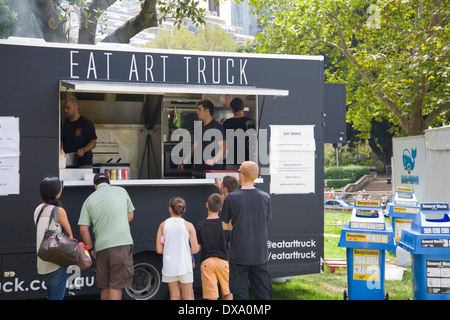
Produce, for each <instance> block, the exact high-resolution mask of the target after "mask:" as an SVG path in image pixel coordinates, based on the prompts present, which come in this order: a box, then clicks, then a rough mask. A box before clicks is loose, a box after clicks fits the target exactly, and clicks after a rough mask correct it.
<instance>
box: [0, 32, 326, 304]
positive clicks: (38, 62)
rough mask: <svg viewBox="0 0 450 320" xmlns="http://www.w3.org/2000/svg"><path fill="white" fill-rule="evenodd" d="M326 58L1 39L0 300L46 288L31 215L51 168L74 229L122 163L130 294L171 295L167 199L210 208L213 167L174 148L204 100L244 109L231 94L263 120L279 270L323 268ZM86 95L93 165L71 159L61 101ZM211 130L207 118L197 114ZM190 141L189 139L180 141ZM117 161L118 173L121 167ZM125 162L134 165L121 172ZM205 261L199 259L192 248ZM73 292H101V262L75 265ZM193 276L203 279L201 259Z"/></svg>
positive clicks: (119, 180)
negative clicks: (181, 165) (163, 232)
mask: <svg viewBox="0 0 450 320" xmlns="http://www.w3.org/2000/svg"><path fill="white" fill-rule="evenodd" d="M323 68H324V61H323V57H322V56H295V55H270V54H264V55H263V54H248V53H222V52H220V53H219V52H196V51H174V50H156V49H147V48H135V47H131V46H129V45H121V44H108V45H104V44H98V45H95V46H92V45H78V44H62V43H46V42H43V41H40V40H36V39H25V40H23V39H11V38H10V39H8V40H0V70H1V72H0V88H1V99H0V141H1V144H2V145H0V208H1V209H0V219H1V222H0V299H28V298H45V296H46V290H45V283H43V282H42V278H41V277H40V276H39V275H38V274H37V270H36V227H35V225H34V222H33V213H34V210H35V208H36V206H37V205H39V203H40V202H41V199H40V194H39V183H40V182H41V181H42V179H43V178H44V177H46V176H57V177H59V178H60V179H62V180H63V181H64V190H63V193H62V196H61V199H60V200H61V202H62V205H63V207H64V208H65V210H66V211H67V213H68V217H69V222H70V224H71V227H72V230H73V232H74V237H75V238H77V239H79V240H81V236H80V235H79V230H78V226H77V222H78V218H79V214H80V210H81V207H82V204H83V202H84V200H85V199H86V198H87V197H88V196H89V195H90V194H91V193H92V192H93V191H94V188H93V182H92V177H93V175H94V174H95V173H97V172H106V173H109V174H110V176H111V173H113V172H114V173H115V175H116V176H115V179H113V177H112V176H111V185H117V186H121V187H123V188H125V189H126V190H127V192H128V193H129V195H130V197H131V200H132V202H133V204H134V206H135V211H134V213H135V214H134V219H133V221H132V222H131V223H130V227H131V232H132V236H133V240H134V246H133V254H134V264H135V265H134V268H135V274H134V281H133V285H132V287H131V288H127V289H126V290H124V297H126V298H131V299H142V300H144V299H163V298H164V297H166V295H167V292H168V288H167V285H165V284H163V283H162V282H161V265H162V257H161V256H160V255H158V254H157V253H156V232H157V228H158V226H159V224H160V223H161V222H162V221H163V220H164V219H166V218H168V217H169V213H168V201H169V199H170V198H171V197H172V196H175V195H178V196H181V197H183V198H184V199H185V200H186V203H187V210H186V213H185V214H184V218H185V219H186V220H188V221H190V222H192V223H193V224H194V225H196V224H197V223H198V222H200V221H201V220H203V219H205V218H206V216H207V209H206V207H205V203H206V201H207V198H208V196H209V195H210V194H211V193H214V192H218V189H217V188H216V187H215V186H214V185H213V184H214V182H215V180H214V177H216V176H223V174H233V172H225V173H224V172H222V171H220V172H214V171H212V172H208V174H207V175H206V176H204V177H200V178H199V177H196V176H195V175H194V174H193V172H192V168H190V167H189V166H188V165H186V166H185V169H184V170H183V171H179V170H178V166H177V163H175V162H174V161H173V154H172V151H173V150H174V147H175V146H178V147H179V146H180V145H179V143H182V141H181V139H180V138H179V137H178V138H175V137H174V132H175V131H176V130H177V129H183V130H184V131H183V132H185V133H186V132H188V134H187V137H186V136H185V138H186V139H187V140H186V141H184V140H183V143H186V144H187V145H188V146H189V145H190V143H191V141H189V137H191V136H193V135H194V134H195V133H194V131H195V129H196V128H198V123H197V122H196V121H198V119H197V117H196V110H197V103H198V102H199V101H200V100H203V99H208V100H210V101H212V102H213V103H214V105H215V112H214V118H215V119H216V120H217V121H219V122H223V121H224V120H225V119H227V118H231V117H233V114H232V112H231V109H230V107H229V102H230V100H232V99H233V98H235V97H239V98H241V99H242V100H243V101H244V103H245V109H244V111H245V114H246V115H248V117H250V118H251V119H253V120H254V125H255V130H254V136H255V137H256V144H254V146H253V147H252V148H253V149H252V152H253V155H254V156H255V157H256V158H255V161H257V163H258V164H259V167H260V173H259V177H258V178H257V180H256V186H257V188H260V189H261V190H264V191H266V192H268V193H269V194H270V196H271V203H272V217H273V218H272V219H271V220H270V221H269V223H268V239H269V240H268V243H267V246H268V248H269V252H270V256H269V261H270V264H269V265H270V272H271V276H272V278H279V277H287V276H293V275H301V274H310V273H319V272H320V271H321V269H322V261H323V184H324V183H323V157H324V156H323V143H324V123H325V122H324V117H325V112H324V87H325V86H324V70H323ZM68 96H75V97H76V98H77V100H78V103H79V110H80V114H81V115H83V116H85V117H87V118H88V119H90V120H91V121H92V122H93V123H94V125H95V129H96V135H97V141H96V148H94V149H93V164H92V167H89V168H74V167H72V161H71V159H70V155H69V154H66V155H63V154H62V153H61V148H62V143H61V134H62V125H63V122H64V117H65V113H64V106H65V101H66V99H67V97H68ZM200 128H201V125H200ZM179 149H182V148H179ZM118 172H120V173H121V174H120V175H117V174H118ZM124 172H126V173H127V175H126V176H124ZM195 258H196V259H197V256H195ZM68 272H69V273H70V274H69V279H68V287H67V293H66V294H67V295H84V294H90V293H96V292H99V290H98V288H97V285H96V281H95V263H94V265H93V266H92V267H90V268H88V269H86V270H83V271H80V270H77V269H76V267H70V268H69V270H68ZM194 279H195V285H201V282H200V272H199V265H198V264H197V266H196V268H195V269H194Z"/></svg>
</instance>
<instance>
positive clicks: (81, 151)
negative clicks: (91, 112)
mask: <svg viewBox="0 0 450 320" xmlns="http://www.w3.org/2000/svg"><path fill="white" fill-rule="evenodd" d="M78 108H79V106H78V101H77V99H76V98H75V97H73V96H69V97H67V99H66V106H65V109H64V111H65V114H66V119H65V121H64V126H63V132H62V143H63V150H64V152H65V153H72V152H76V154H77V156H78V158H77V163H76V166H77V167H90V166H92V149H94V148H95V146H96V144H97V142H96V141H97V135H96V134H95V126H94V123H93V122H92V121H91V120H89V119H88V118H86V117H84V116H82V115H80V113H79V110H78Z"/></svg>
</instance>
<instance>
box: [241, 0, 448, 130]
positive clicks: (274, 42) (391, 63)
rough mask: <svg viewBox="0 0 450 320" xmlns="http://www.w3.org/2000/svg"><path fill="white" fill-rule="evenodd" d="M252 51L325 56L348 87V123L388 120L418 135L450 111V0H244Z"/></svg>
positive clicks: (334, 77)
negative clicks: (253, 24) (254, 20)
mask: <svg viewBox="0 0 450 320" xmlns="http://www.w3.org/2000/svg"><path fill="white" fill-rule="evenodd" d="M249 3H250V4H251V5H253V6H254V8H255V13H256V14H257V16H258V20H259V22H260V25H261V26H262V28H263V32H262V33H260V34H258V35H257V36H256V38H257V45H256V46H257V49H256V50H257V51H259V52H265V53H286V54H323V55H325V60H326V63H327V64H329V65H331V67H329V68H327V70H326V79H327V81H328V82H345V83H346V84H347V89H348V92H347V97H348V99H347V103H348V104H349V110H348V113H347V115H348V121H351V122H353V124H354V125H355V126H356V128H357V129H359V130H361V131H364V132H367V133H368V132H370V128H371V121H372V120H373V119H377V120H379V121H381V119H388V120H390V121H391V122H393V123H395V124H398V125H399V126H401V128H402V129H403V130H404V132H405V133H406V134H407V135H418V134H422V132H423V130H424V129H427V128H428V127H429V126H430V125H432V124H433V122H435V121H437V120H439V119H440V117H441V116H443V115H444V114H445V113H446V112H448V110H449V109H450V81H449V77H450V53H449V52H450V23H449V19H450V16H449V15H450V1H444V0H442V1H440V0H408V1H406V0H379V1H376V2H375V3H376V4H375V5H374V1H372V0H249Z"/></svg>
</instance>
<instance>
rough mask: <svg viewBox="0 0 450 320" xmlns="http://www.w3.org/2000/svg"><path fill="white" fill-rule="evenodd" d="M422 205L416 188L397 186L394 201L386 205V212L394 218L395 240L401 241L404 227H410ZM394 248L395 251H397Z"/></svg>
mask: <svg viewBox="0 0 450 320" xmlns="http://www.w3.org/2000/svg"><path fill="white" fill-rule="evenodd" d="M419 210H420V206H419V202H418V201H417V198H416V195H415V194H414V188H410V187H397V189H396V191H395V194H394V199H393V202H390V203H388V204H387V206H386V212H387V215H388V216H389V217H391V219H392V230H393V232H394V240H395V242H399V241H400V239H401V236H402V230H403V229H410V228H411V222H412V221H413V219H414V217H415V216H416V215H417V214H418V213H419ZM394 248H395V249H396V248H397V247H394ZM395 249H394V252H395Z"/></svg>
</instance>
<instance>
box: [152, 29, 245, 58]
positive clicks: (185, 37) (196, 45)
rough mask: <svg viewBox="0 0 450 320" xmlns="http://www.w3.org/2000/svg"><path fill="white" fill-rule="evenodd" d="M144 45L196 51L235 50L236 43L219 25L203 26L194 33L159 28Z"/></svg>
mask: <svg viewBox="0 0 450 320" xmlns="http://www.w3.org/2000/svg"><path fill="white" fill-rule="evenodd" d="M146 47H150V48H160V49H176V50H198V51H223V52H231V51H235V50H236V48H237V47H238V44H237V43H236V42H235V41H234V40H233V38H232V37H231V35H230V34H229V33H227V32H225V30H223V29H222V28H220V27H209V26H207V25H205V26H204V27H202V28H200V29H198V31H197V33H196V34H194V33H192V32H189V31H188V29H187V28H185V27H181V28H180V29H177V28H174V29H172V30H167V29H165V30H160V31H159V32H158V35H157V36H156V38H155V39H154V40H153V41H151V42H148V43H147V45H146Z"/></svg>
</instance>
